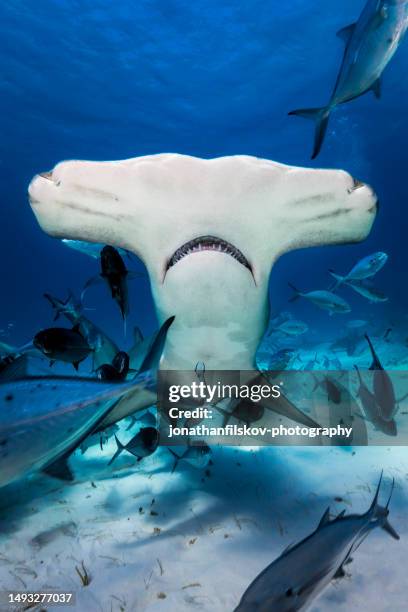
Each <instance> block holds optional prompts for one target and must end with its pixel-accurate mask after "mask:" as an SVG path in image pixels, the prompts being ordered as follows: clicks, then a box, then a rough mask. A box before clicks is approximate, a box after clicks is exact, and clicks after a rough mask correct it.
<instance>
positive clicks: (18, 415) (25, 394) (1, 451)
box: [0, 317, 174, 487]
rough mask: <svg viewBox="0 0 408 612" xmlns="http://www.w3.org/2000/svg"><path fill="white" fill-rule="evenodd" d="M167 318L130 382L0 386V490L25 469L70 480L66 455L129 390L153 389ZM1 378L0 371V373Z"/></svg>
mask: <svg viewBox="0 0 408 612" xmlns="http://www.w3.org/2000/svg"><path fill="white" fill-rule="evenodd" d="M173 320H174V317H172V318H170V319H168V320H167V321H166V322H165V323H164V324H163V326H162V328H161V330H160V331H159V333H158V335H157V337H156V338H155V341H154V342H153V344H152V347H151V349H150V353H149V355H148V356H147V358H146V359H145V361H144V365H142V367H141V368H140V370H139V372H138V373H137V374H136V376H135V377H134V379H133V380H132V381H131V382H128V383H123V384H121V383H104V382H100V381H97V380H95V379H90V378H79V377H78V378H71V377H60V376H56V377H48V376H45V377H23V378H20V379H19V376H18V375H17V373H16V368H15V364H11V367H13V376H12V380H8V381H7V382H3V383H1V384H0V487H1V486H4V485H6V484H8V483H10V482H12V481H13V480H17V479H18V478H20V477H21V476H24V475H25V474H27V473H28V472H31V471H40V470H41V471H44V472H46V473H48V474H49V475H52V476H55V477H58V478H62V479H63V480H72V479H73V475H72V473H71V471H70V469H69V466H68V464H67V459H68V457H69V455H70V454H71V453H72V452H73V451H74V450H75V449H76V448H77V447H78V446H80V444H81V443H82V442H83V441H84V440H85V438H87V437H88V435H89V434H91V433H92V432H94V431H95V430H97V429H98V427H99V426H100V425H101V423H102V422H103V421H104V420H105V419H106V418H107V416H108V415H109V414H110V413H111V412H113V411H114V409H115V406H116V403H117V400H118V399H120V398H121V397H123V396H124V395H126V394H127V393H129V392H134V391H135V389H138V388H140V389H141V390H144V389H150V390H154V389H155V387H156V378H155V374H156V370H157V368H158V366H159V361H160V358H161V354H162V351H163V346H164V343H165V339H166V336H167V330H168V328H169V327H170V325H171V324H172V322H173ZM3 374H4V373H3Z"/></svg>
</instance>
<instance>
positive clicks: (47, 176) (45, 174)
mask: <svg viewBox="0 0 408 612" xmlns="http://www.w3.org/2000/svg"><path fill="white" fill-rule="evenodd" d="M39 176H42V177H43V178H45V179H47V180H48V181H52V172H40V174H39Z"/></svg>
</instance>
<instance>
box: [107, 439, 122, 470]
mask: <svg viewBox="0 0 408 612" xmlns="http://www.w3.org/2000/svg"><path fill="white" fill-rule="evenodd" d="M115 440H116V446H117V449H116V453H115V454H114V455H113V457H112V459H111V460H110V461H109V463H108V465H111V464H112V463H113V462H114V461H115V459H117V458H118V457H119V455H120V454H121V452H122V451H123V450H124V449H125V448H126V447H125V446H124V445H123V444H122V442H121V441H120V440H119V438H118V437H117V435H116V434H115Z"/></svg>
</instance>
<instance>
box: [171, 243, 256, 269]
mask: <svg viewBox="0 0 408 612" xmlns="http://www.w3.org/2000/svg"><path fill="white" fill-rule="evenodd" d="M201 251H215V252H218V253H225V254H226V255H230V256H231V257H233V258H234V259H236V261H238V263H240V264H242V265H243V266H244V267H245V268H247V269H248V270H249V271H250V272H251V274H252V275H253V272H252V267H251V264H250V263H249V261H248V260H247V258H246V257H245V255H244V254H243V253H241V251H240V250H239V249H237V247H235V246H234V245H233V244H231V243H230V242H227V241H226V240H222V238H216V237H215V236H199V237H198V238H194V239H193V240H190V241H189V242H186V243H185V244H183V245H182V246H181V247H179V248H178V249H177V251H175V252H174V253H173V255H172V256H171V258H170V259H169V261H168V263H167V268H166V272H167V270H169V269H170V268H172V267H173V266H174V265H175V264H176V263H177V262H179V261H180V260H181V259H183V258H184V257H186V256H187V255H191V254H192V253H200V252H201Z"/></svg>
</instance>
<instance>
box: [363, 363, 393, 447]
mask: <svg viewBox="0 0 408 612" xmlns="http://www.w3.org/2000/svg"><path fill="white" fill-rule="evenodd" d="M354 367H355V369H356V371H357V374H358V380H359V388H358V391H357V396H358V397H359V398H360V401H361V405H362V407H363V411H364V414H365V416H366V419H367V421H369V422H370V423H372V424H373V425H374V427H375V428H376V429H378V430H379V431H381V432H382V433H383V434H385V435H386V436H396V435H397V433H398V431H397V424H396V422H395V420H394V419H391V420H388V421H386V420H385V419H384V418H383V417H382V416H381V413H380V409H379V407H378V404H377V402H376V400H375V397H374V394H373V393H371V391H370V390H369V388H368V387H367V385H366V384H365V383H364V381H363V379H362V377H361V374H360V370H359V369H358V367H357V366H356V365H355V366H354Z"/></svg>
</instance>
